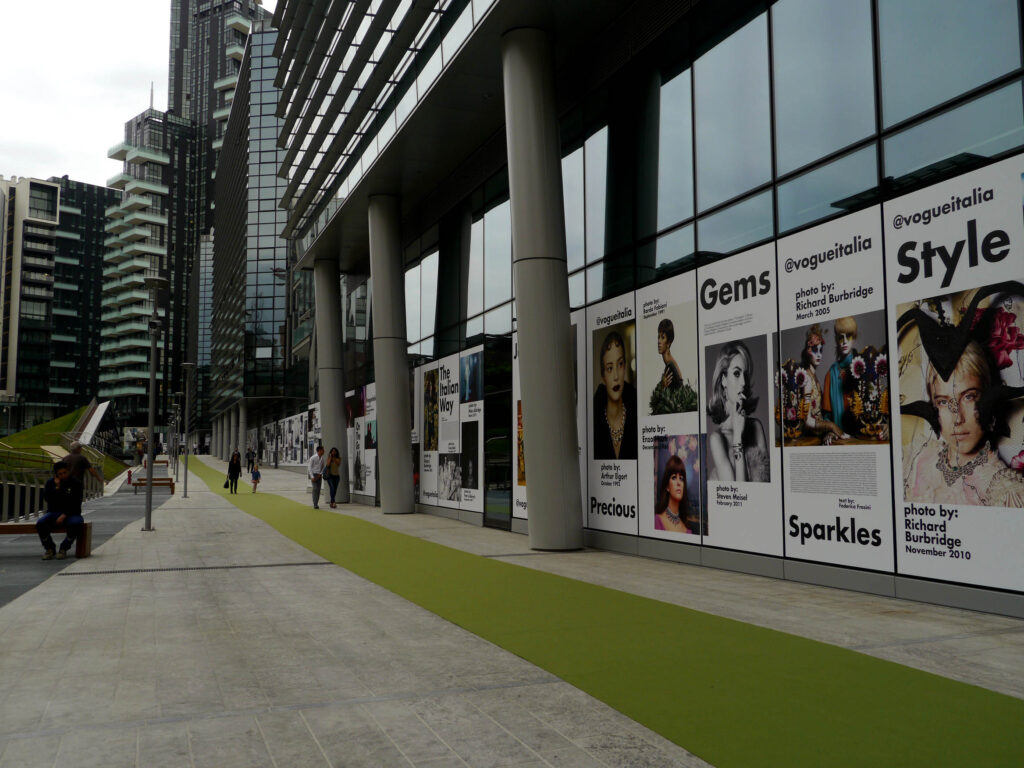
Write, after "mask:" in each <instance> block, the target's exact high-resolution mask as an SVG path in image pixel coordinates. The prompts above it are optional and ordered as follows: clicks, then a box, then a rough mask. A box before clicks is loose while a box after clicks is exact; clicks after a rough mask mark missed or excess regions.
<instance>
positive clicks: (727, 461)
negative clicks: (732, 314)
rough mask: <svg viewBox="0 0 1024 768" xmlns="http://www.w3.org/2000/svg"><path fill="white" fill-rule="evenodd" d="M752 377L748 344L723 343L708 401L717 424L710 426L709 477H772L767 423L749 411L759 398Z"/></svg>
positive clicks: (760, 480)
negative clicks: (753, 391)
mask: <svg viewBox="0 0 1024 768" xmlns="http://www.w3.org/2000/svg"><path fill="white" fill-rule="evenodd" d="M753 377H754V371H753V360H752V358H751V357H750V350H748V349H747V345H746V344H744V343H743V342H742V341H733V342H729V343H728V344H726V345H725V346H724V347H722V349H721V351H719V353H718V360H717V361H716V362H715V369H714V373H713V375H712V378H711V382H712V385H711V386H712V392H711V400H710V402H708V416H709V417H710V419H711V421H712V422H714V424H715V426H714V427H712V428H710V429H709V430H708V452H709V453H710V455H711V471H710V472H709V474H708V479H709V480H736V481H739V482H751V483H767V482H768V481H769V480H771V465H770V463H769V457H768V442H767V440H765V436H764V426H763V425H762V424H761V422H760V421H759V420H757V419H756V418H754V417H752V416H751V415H750V414H752V413H753V412H754V410H755V409H756V408H757V398H756V397H753V396H752V387H751V381H752V380H753Z"/></svg>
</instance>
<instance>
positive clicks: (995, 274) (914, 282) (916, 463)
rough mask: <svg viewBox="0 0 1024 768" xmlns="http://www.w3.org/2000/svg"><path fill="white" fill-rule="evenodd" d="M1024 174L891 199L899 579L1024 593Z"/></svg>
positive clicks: (989, 176)
mask: <svg viewBox="0 0 1024 768" xmlns="http://www.w3.org/2000/svg"><path fill="white" fill-rule="evenodd" d="M1022 171H1024V157H1022V156H1017V157H1015V158H1011V159H1009V160H1004V161H1002V162H999V163H995V164H993V165H990V166H988V167H986V168H983V169H981V170H977V171H973V172H971V173H967V174H964V175H963V176H959V177H957V178H955V179H952V180H950V181H945V182H942V183H941V184H936V185H934V186H932V187H929V188H927V189H923V190H920V191H918V192H914V193H912V194H909V195H905V196H904V197H901V198H898V199H896V200H893V201H891V202H889V203H885V204H884V206H883V210H884V226H885V250H886V266H887V269H886V279H887V281H888V305H889V307H888V310H889V315H888V318H889V337H890V338H892V339H898V344H899V358H898V367H896V371H895V372H896V374H897V375H896V376H894V377H893V378H894V380H893V382H892V384H893V389H894V394H893V403H894V404H895V403H898V409H899V410H898V415H899V418H894V419H893V435H892V437H893V446H894V458H895V463H896V466H897V467H898V468H899V470H898V472H897V473H896V475H895V478H896V535H897V539H896V540H897V546H896V570H897V573H900V574H907V575H912V576H919V577H925V578H934V579H942V580H945V581H952V582H960V583H964V584H976V585H981V586H988V587H997V588H1000V589H1007V590H1015V591H1018V592H1020V591H1024V560H1022V559H1021V557H1020V548H1021V544H1022V543H1024V509H1022V507H1024V423H1022V419H1024V284H1022V277H1024V212H1022V199H1024V183H1022V175H1021V174H1022ZM894 367H895V366H894ZM894 409H895V407H894ZM894 415H895V414H894Z"/></svg>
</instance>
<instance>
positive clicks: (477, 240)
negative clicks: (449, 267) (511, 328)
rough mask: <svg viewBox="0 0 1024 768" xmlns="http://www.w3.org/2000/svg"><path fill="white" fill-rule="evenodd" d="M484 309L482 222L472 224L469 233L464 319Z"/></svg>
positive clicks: (480, 220)
mask: <svg viewBox="0 0 1024 768" xmlns="http://www.w3.org/2000/svg"><path fill="white" fill-rule="evenodd" d="M483 308H484V220H483V219H479V220H477V221H474V222H473V226H472V227H471V228H470V233H469V267H468V270H467V275H466V314H465V316H466V317H470V316H472V315H476V314H479V313H480V312H482V311H483Z"/></svg>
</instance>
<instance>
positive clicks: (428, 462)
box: [420, 363, 440, 505]
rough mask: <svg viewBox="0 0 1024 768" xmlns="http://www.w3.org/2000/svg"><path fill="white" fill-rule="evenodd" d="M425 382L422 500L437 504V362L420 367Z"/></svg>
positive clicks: (425, 502)
mask: <svg viewBox="0 0 1024 768" xmlns="http://www.w3.org/2000/svg"><path fill="white" fill-rule="evenodd" d="M420 380H421V381H422V383H423V395H422V398H423V421H422V427H421V429H422V431H421V432H420V436H421V438H422V440H421V442H420V501H421V502H422V503H423V504H433V505H437V503H438V499H437V474H438V472H437V469H438V457H439V454H438V450H437V448H438V431H439V430H438V427H439V426H440V425H439V413H438V386H437V363H427V364H426V365H424V366H422V367H421V368H420Z"/></svg>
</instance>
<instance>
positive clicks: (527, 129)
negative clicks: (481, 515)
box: [375, 29, 583, 549]
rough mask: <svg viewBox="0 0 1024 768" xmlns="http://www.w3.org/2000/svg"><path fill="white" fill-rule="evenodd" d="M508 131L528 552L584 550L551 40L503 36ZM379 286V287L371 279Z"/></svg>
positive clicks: (522, 33) (520, 32)
mask: <svg viewBox="0 0 1024 768" xmlns="http://www.w3.org/2000/svg"><path fill="white" fill-rule="evenodd" d="M501 59H502V79H503V82H504V87H505V133H506V142H507V149H508V176H509V196H510V198H511V208H512V253H513V269H514V271H515V279H516V315H517V318H518V329H519V382H520V390H521V392H522V401H523V438H524V440H525V442H526V446H525V447H526V455H527V456H529V457H530V458H529V469H528V472H529V478H530V480H529V483H528V485H527V494H528V498H529V510H530V512H529V530H530V547H531V548H533V549H579V548H580V547H582V546H583V513H582V503H581V499H580V476H579V472H580V469H579V459H578V456H577V450H578V442H577V437H576V402H575V396H574V386H573V360H572V342H571V339H570V325H569V287H568V271H567V268H566V256H565V220H564V218H563V215H564V214H563V210H564V209H563V205H562V162H561V152H560V149H561V146H560V143H559V138H558V112H557V110H556V105H555V87H554V67H553V63H552V57H551V47H550V42H549V40H548V36H547V34H546V33H545V32H544V31H542V30H539V29H514V30H511V31H509V32H506V33H505V34H504V35H503V36H502V45H501ZM375 282H376V281H375Z"/></svg>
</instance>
